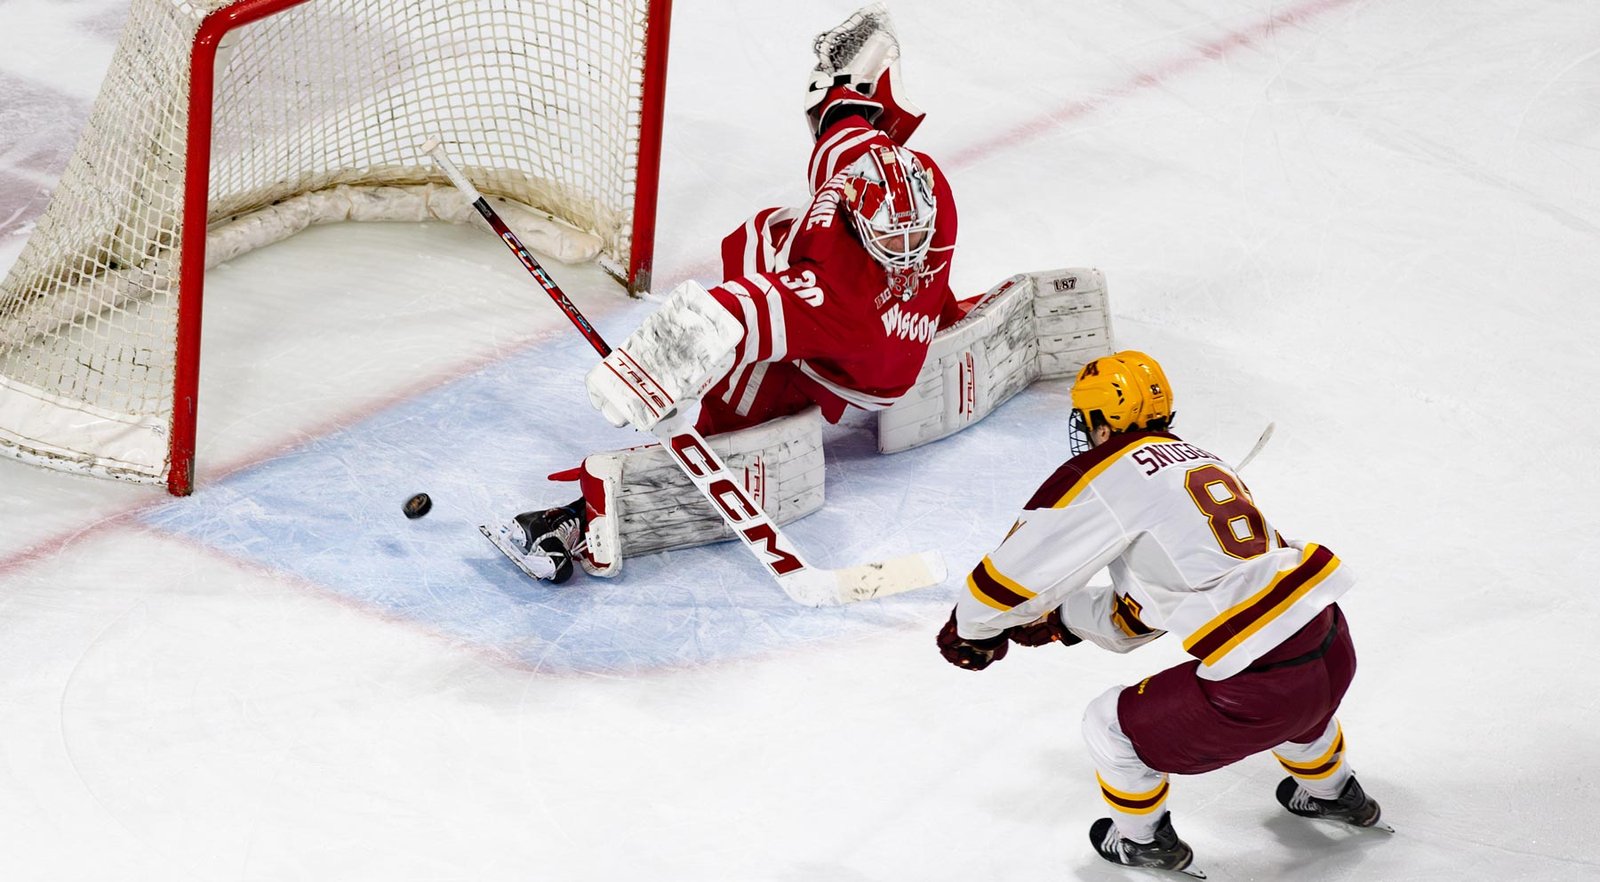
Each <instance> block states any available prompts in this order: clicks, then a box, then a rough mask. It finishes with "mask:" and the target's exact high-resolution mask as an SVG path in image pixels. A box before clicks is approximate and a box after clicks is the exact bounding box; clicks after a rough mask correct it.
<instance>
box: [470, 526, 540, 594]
mask: <svg viewBox="0 0 1600 882" xmlns="http://www.w3.org/2000/svg"><path fill="white" fill-rule="evenodd" d="M478 532H480V533H482V534H483V538H485V539H488V540H489V544H491V545H493V546H494V547H495V548H497V549H499V551H500V553H501V554H503V555H505V556H506V560H509V561H511V562H512V563H514V564H516V566H517V569H519V570H521V571H522V572H523V575H526V576H528V577H530V578H534V579H538V580H539V581H541V582H548V581H550V578H551V577H552V576H554V575H555V574H556V571H555V567H554V566H551V565H550V562H549V561H548V560H547V559H545V558H542V557H541V558H535V559H534V560H533V561H530V560H529V559H528V556H527V555H525V554H523V553H522V550H521V549H519V548H517V547H516V546H515V545H513V544H512V543H511V539H510V538H509V530H508V528H506V527H503V526H500V527H491V526H489V525H488V524H479V525H478ZM541 562H542V563H544V564H546V566H548V568H549V570H548V572H546V571H545V568H544V567H538V566H536V564H537V563H541Z"/></svg>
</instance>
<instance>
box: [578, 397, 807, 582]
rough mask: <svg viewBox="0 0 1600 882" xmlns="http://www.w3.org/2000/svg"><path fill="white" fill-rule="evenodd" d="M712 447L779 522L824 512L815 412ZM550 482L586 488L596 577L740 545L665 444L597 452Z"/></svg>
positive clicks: (719, 438)
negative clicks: (638, 560) (631, 561)
mask: <svg viewBox="0 0 1600 882" xmlns="http://www.w3.org/2000/svg"><path fill="white" fill-rule="evenodd" d="M707 440H708V441H709V442H710V444H711V448H712V449H713V450H714V451H716V453H717V454H718V455H719V456H721V457H722V458H723V461H724V462H726V463H727V465H728V471H729V472H730V473H732V475H733V476H734V477H735V478H736V479H742V483H743V486H744V489H745V491H746V492H747V493H749V494H750V497H751V499H752V500H753V501H755V503H756V504H757V505H759V506H761V509H762V510H763V511H765V512H766V513H767V514H768V515H769V516H771V518H772V519H773V520H774V521H776V522H777V523H779V524H786V523H789V522H790V521H793V520H797V519H799V518H802V517H804V516H806V515H808V514H811V513H812V512H814V511H816V510H818V509H820V508H821V507H822V503H823V496H824V493H823V491H824V467H823V455H822V415H821V413H820V412H819V411H818V410H817V409H816V408H814V407H813V408H809V409H807V410H805V411H802V412H800V413H797V414H794V415H793V416H786V417H781V418H779V419H775V420H770V421H768V422H765V423H762V424H761V425H759V426H752V427H751V428H748V429H741V430H739V431H735V432H728V433H727V434H724V435H716V436H713V437H711V438H709V439H707ZM551 478H553V479H556V480H571V479H573V478H576V479H578V480H579V482H580V486H581V488H582V490H583V495H584V500H585V502H586V503H587V505H588V510H589V514H588V521H589V526H588V530H587V533H586V538H587V544H588V552H587V553H586V555H585V557H584V559H583V563H584V569H585V570H587V571H588V572H589V573H590V574H592V575H597V576H615V575H617V573H618V572H620V570H621V567H622V562H623V560H624V559H625V558H627V557H633V556H635V555H640V554H649V553H651V552H655V551H669V550H672V549H676V548H690V547H693V546H697V545H708V544H710V543H713V542H721V541H723V540H726V539H733V538H734V535H733V532H732V530H730V529H729V528H728V526H727V524H726V523H725V522H724V521H723V520H722V517H721V516H720V515H718V514H717V513H716V511H715V510H713V509H712V507H711V503H709V502H707V501H706V498H705V496H703V495H701V493H700V491H699V490H697V489H695V486H694V484H693V483H691V482H690V481H689V478H688V477H687V476H686V475H684V473H683V470H682V469H680V468H679V467H678V466H677V465H676V464H675V463H674V462H673V461H672V459H671V457H670V456H668V454H667V452H666V451H665V450H663V449H662V447H661V445H659V444H651V445H648V446H645V447H631V448H628V449H626V450H617V451H612V452H610V453H597V454H594V455H592V456H589V457H587V458H586V459H584V461H583V466H582V467H581V469H577V470H573V471H572V472H563V473H560V474H557V475H552V476H551Z"/></svg>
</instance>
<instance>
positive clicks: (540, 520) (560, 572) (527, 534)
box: [478, 500, 584, 585]
mask: <svg viewBox="0 0 1600 882" xmlns="http://www.w3.org/2000/svg"><path fill="white" fill-rule="evenodd" d="M478 531H479V532H480V533H482V534H483V535H484V538H486V539H488V540H489V542H490V544H492V545H494V547H495V548H497V549H499V551H500V553H501V554H503V555H505V556H506V559H507V560H509V561H511V562H512V563H513V564H516V566H517V569H519V570H521V571H522V572H523V573H525V574H527V575H529V576H532V577H533V578H535V579H540V580H542V581H547V582H553V583H555V584H557V585H559V584H561V583H563V582H565V581H567V580H568V579H570V578H572V572H573V561H574V558H575V557H576V556H577V555H578V554H581V553H582V552H583V545H584V543H583V540H582V538H581V537H582V534H583V515H582V501H581V500H580V501H579V502H578V503H576V510H574V507H573V506H560V507H557V508H551V509H547V510H545V511H526V512H523V513H522V514H519V515H517V516H516V517H514V518H512V519H511V521H510V522H509V523H501V524H498V525H494V526H491V525H488V524H481V525H479V527H478Z"/></svg>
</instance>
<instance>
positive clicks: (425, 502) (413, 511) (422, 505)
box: [405, 493, 433, 521]
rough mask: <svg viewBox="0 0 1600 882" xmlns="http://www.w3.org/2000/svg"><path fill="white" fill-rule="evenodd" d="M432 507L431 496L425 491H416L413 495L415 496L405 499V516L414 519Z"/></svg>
mask: <svg viewBox="0 0 1600 882" xmlns="http://www.w3.org/2000/svg"><path fill="white" fill-rule="evenodd" d="M432 508H433V500H432V499H431V498H429V496H428V494H426V493H418V494H417V495H415V496H413V497H411V498H410V499H407V500H406V505H405V513H406V517H408V518H410V519H412V520H413V521H414V520H416V519H417V518H420V517H422V516H423V515H425V514H427V513H428V512H429V511H430V510H432Z"/></svg>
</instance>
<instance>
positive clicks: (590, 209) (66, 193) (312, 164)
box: [0, 0, 670, 494]
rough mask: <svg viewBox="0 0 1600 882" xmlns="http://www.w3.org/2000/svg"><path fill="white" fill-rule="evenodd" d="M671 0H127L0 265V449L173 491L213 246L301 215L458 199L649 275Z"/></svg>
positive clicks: (396, 216)
mask: <svg viewBox="0 0 1600 882" xmlns="http://www.w3.org/2000/svg"><path fill="white" fill-rule="evenodd" d="M669 5H670V4H669V2H668V0H607V2H605V3H594V2H590V0H134V2H133V4H132V8H131V10H130V13H129V18H128V22H127V25H126V27H125V30H124V32H123V35H122V39H121V41H120V43H119V44H118V48H117V50H116V53H115V56H114V57H113V60H112V63H111V67H110V70H109V72H108V74H107V76H106V80H105V82H104V84H103V85H102V87H101V91H100V95H99V97H98V98H97V99H96V102H95V105H94V109H93V111H92V113H91V116H90V119H89V122H88V124H87V126H86V127H85V130H84V133H83V135H82V137H81V140H80V141H79V144H78V148H77V150H76V152H75V153H74V155H73V157H72V159H71V160H70V162H69V164H68V166H67V168H66V170H65V172H64V173H63V175H62V178H61V181H60V184H59V185H58V187H57V189H56V191H55V194H54V196H53V199H52V202H51V204H50V207H49V208H48V209H47V211H46V213H45V214H44V215H43V216H42V217H41V218H40V220H39V222H38V224H37V227H36V229H35V230H34V232H33V234H32V236H31V237H30V239H29V241H28V243H27V245H26V246H25V247H24V249H23V251H22V253H21V255H20V256H19V257H18V259H17V262H16V264H15V266H13V267H12V269H11V271H10V272H9V274H8V275H7V276H6V277H5V279H4V281H3V282H0V453H6V454H9V455H11V456H14V457H17V458H20V459H24V460H28V461H32V462H36V463H39V464H43V465H47V466H51V467H55V468H62V469H67V470H73V471H80V472H86V473H90V474H96V475H101V476H107V477H116V478H124V479H129V480H137V481H151V482H159V481H166V483H167V484H168V486H169V488H170V489H171V491H172V492H173V493H178V494H182V493H187V492H189V490H190V488H191V485H192V479H193V450H194V404H195V401H194V398H195V394H196V385H197V377H198V347H199V313H200V308H199V307H200V297H201V292H202V290H203V279H204V271H205V268H206V266H207V265H215V264H216V263H218V262H221V261H224V260H227V259H230V258H232V257H235V256H237V255H239V254H241V253H244V252H245V251H248V250H250V249H252V248H257V247H260V246H262V245H264V244H267V243H270V242H273V241H277V240H279V239H282V238H285V237H286V236H288V235H292V234H293V233H294V232H297V231H298V230H301V229H304V228H305V227H307V226H310V225H312V224H318V223H327V222H333V221H343V220H413V221H414V220H428V219H441V220H451V221H458V222H459V221H466V220H467V219H469V218H471V217H473V216H474V214H473V212H472V211H471V209H470V207H469V206H467V205H466V204H465V202H464V200H462V198H461V197H460V196H459V194H457V192H456V191H455V189H454V188H453V187H451V186H450V185H449V183H448V181H447V180H446V179H445V178H444V177H443V176H442V175H441V174H440V173H439V172H437V171H436V170H435V168H434V167H433V165H432V163H431V162H430V161H429V160H428V158H427V157H426V156H425V155H423V154H421V153H420V152H419V150H418V145H419V144H421V143H422V142H423V141H424V140H426V139H429V138H438V139H440V140H442V141H444V142H445V143H447V144H450V146H451V150H452V153H453V154H454V155H455V156H456V157H457V159H458V162H459V163H460V164H461V166H462V167H463V169H464V170H465V171H466V173H467V174H468V176H469V177H471V178H472V179H473V181H474V182H475V183H476V184H477V186H478V187H479V189H480V190H482V191H483V192H484V193H485V194H486V195H488V196H489V197H490V198H492V199H495V200H496V201H497V202H502V203H503V204H502V205H501V208H502V210H503V211H504V212H505V213H506V214H507V215H508V220H509V221H510V222H511V223H512V224H513V225H514V226H515V227H516V228H517V229H518V232H519V233H523V234H525V240H526V241H527V242H528V244H529V245H530V246H532V247H534V248H535V249H537V250H543V251H545V252H546V253H549V254H551V255H553V256H556V257H558V258H562V259H565V260H574V259H587V258H593V259H596V260H598V261H600V263H601V265H602V266H604V267H605V268H606V269H608V270H609V271H610V272H611V273H612V274H613V275H615V276H617V277H618V278H619V279H621V280H622V281H624V282H625V283H627V284H628V285H629V286H630V287H631V288H632V289H633V290H642V289H644V288H645V287H647V286H648V284H649V269H650V245H651V239H652V238H653V225H654V205H655V174H656V163H657V156H658V154H659V144H660V142H659V126H660V113H661V95H662V86H663V84H664V72H665V57H666V55H665V50H666V46H665V43H666V36H667V21H668V8H669Z"/></svg>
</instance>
